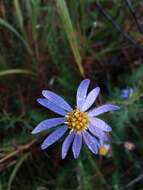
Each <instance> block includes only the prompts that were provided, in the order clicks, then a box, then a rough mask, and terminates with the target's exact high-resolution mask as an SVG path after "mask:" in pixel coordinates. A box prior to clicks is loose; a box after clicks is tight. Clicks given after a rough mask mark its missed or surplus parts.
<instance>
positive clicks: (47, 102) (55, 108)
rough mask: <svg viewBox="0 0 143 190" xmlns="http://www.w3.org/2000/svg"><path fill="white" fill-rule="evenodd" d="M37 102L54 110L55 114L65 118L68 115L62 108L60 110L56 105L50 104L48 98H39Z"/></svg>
mask: <svg viewBox="0 0 143 190" xmlns="http://www.w3.org/2000/svg"><path fill="white" fill-rule="evenodd" d="M37 102H38V103H39V104H41V105H42V106H44V107H46V108H48V109H50V110H52V111H53V112H55V113H58V114H59V115H63V116H65V115H66V113H67V112H66V111H65V110H63V109H62V108H60V107H59V106H57V105H56V104H54V103H52V102H49V101H48V100H47V99H46V98H39V99H37Z"/></svg>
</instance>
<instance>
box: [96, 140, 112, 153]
mask: <svg viewBox="0 0 143 190" xmlns="http://www.w3.org/2000/svg"><path fill="white" fill-rule="evenodd" d="M110 150H111V147H110V144H109V143H107V142H102V143H101V144H100V146H99V155H101V156H106V155H107V154H108V153H109V151H110Z"/></svg>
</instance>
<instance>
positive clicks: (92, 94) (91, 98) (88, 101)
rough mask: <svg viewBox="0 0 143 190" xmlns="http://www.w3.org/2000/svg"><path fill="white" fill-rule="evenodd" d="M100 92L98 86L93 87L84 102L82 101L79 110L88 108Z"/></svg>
mask: <svg viewBox="0 0 143 190" xmlns="http://www.w3.org/2000/svg"><path fill="white" fill-rule="evenodd" d="M99 92H100V88H99V87H96V88H95V89H93V90H92V91H91V92H90V93H89V94H88V96H87V98H86V100H85V102H84V103H83V106H82V109H81V111H86V110H87V109H88V108H90V107H91V106H92V104H93V103H94V102H95V100H96V98H97V96H98V94H99Z"/></svg>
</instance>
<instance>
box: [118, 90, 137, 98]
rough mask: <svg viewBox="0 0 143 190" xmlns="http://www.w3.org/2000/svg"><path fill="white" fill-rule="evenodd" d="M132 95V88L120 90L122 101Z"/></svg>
mask: <svg viewBox="0 0 143 190" xmlns="http://www.w3.org/2000/svg"><path fill="white" fill-rule="evenodd" d="M133 93H134V90H133V88H125V89H123V90H121V94H120V97H121V98H122V99H128V98H129V97H130V96H131V95H132V94H133Z"/></svg>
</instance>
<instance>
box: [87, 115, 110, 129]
mask: <svg viewBox="0 0 143 190" xmlns="http://www.w3.org/2000/svg"><path fill="white" fill-rule="evenodd" d="M90 122H91V124H92V125H93V126H96V127H97V128H99V129H101V130H102V131H106V132H110V131H112V128H111V127H110V126H109V125H108V124H107V123H105V122H104V121H103V120H101V119H98V118H94V117H91V118H90Z"/></svg>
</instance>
